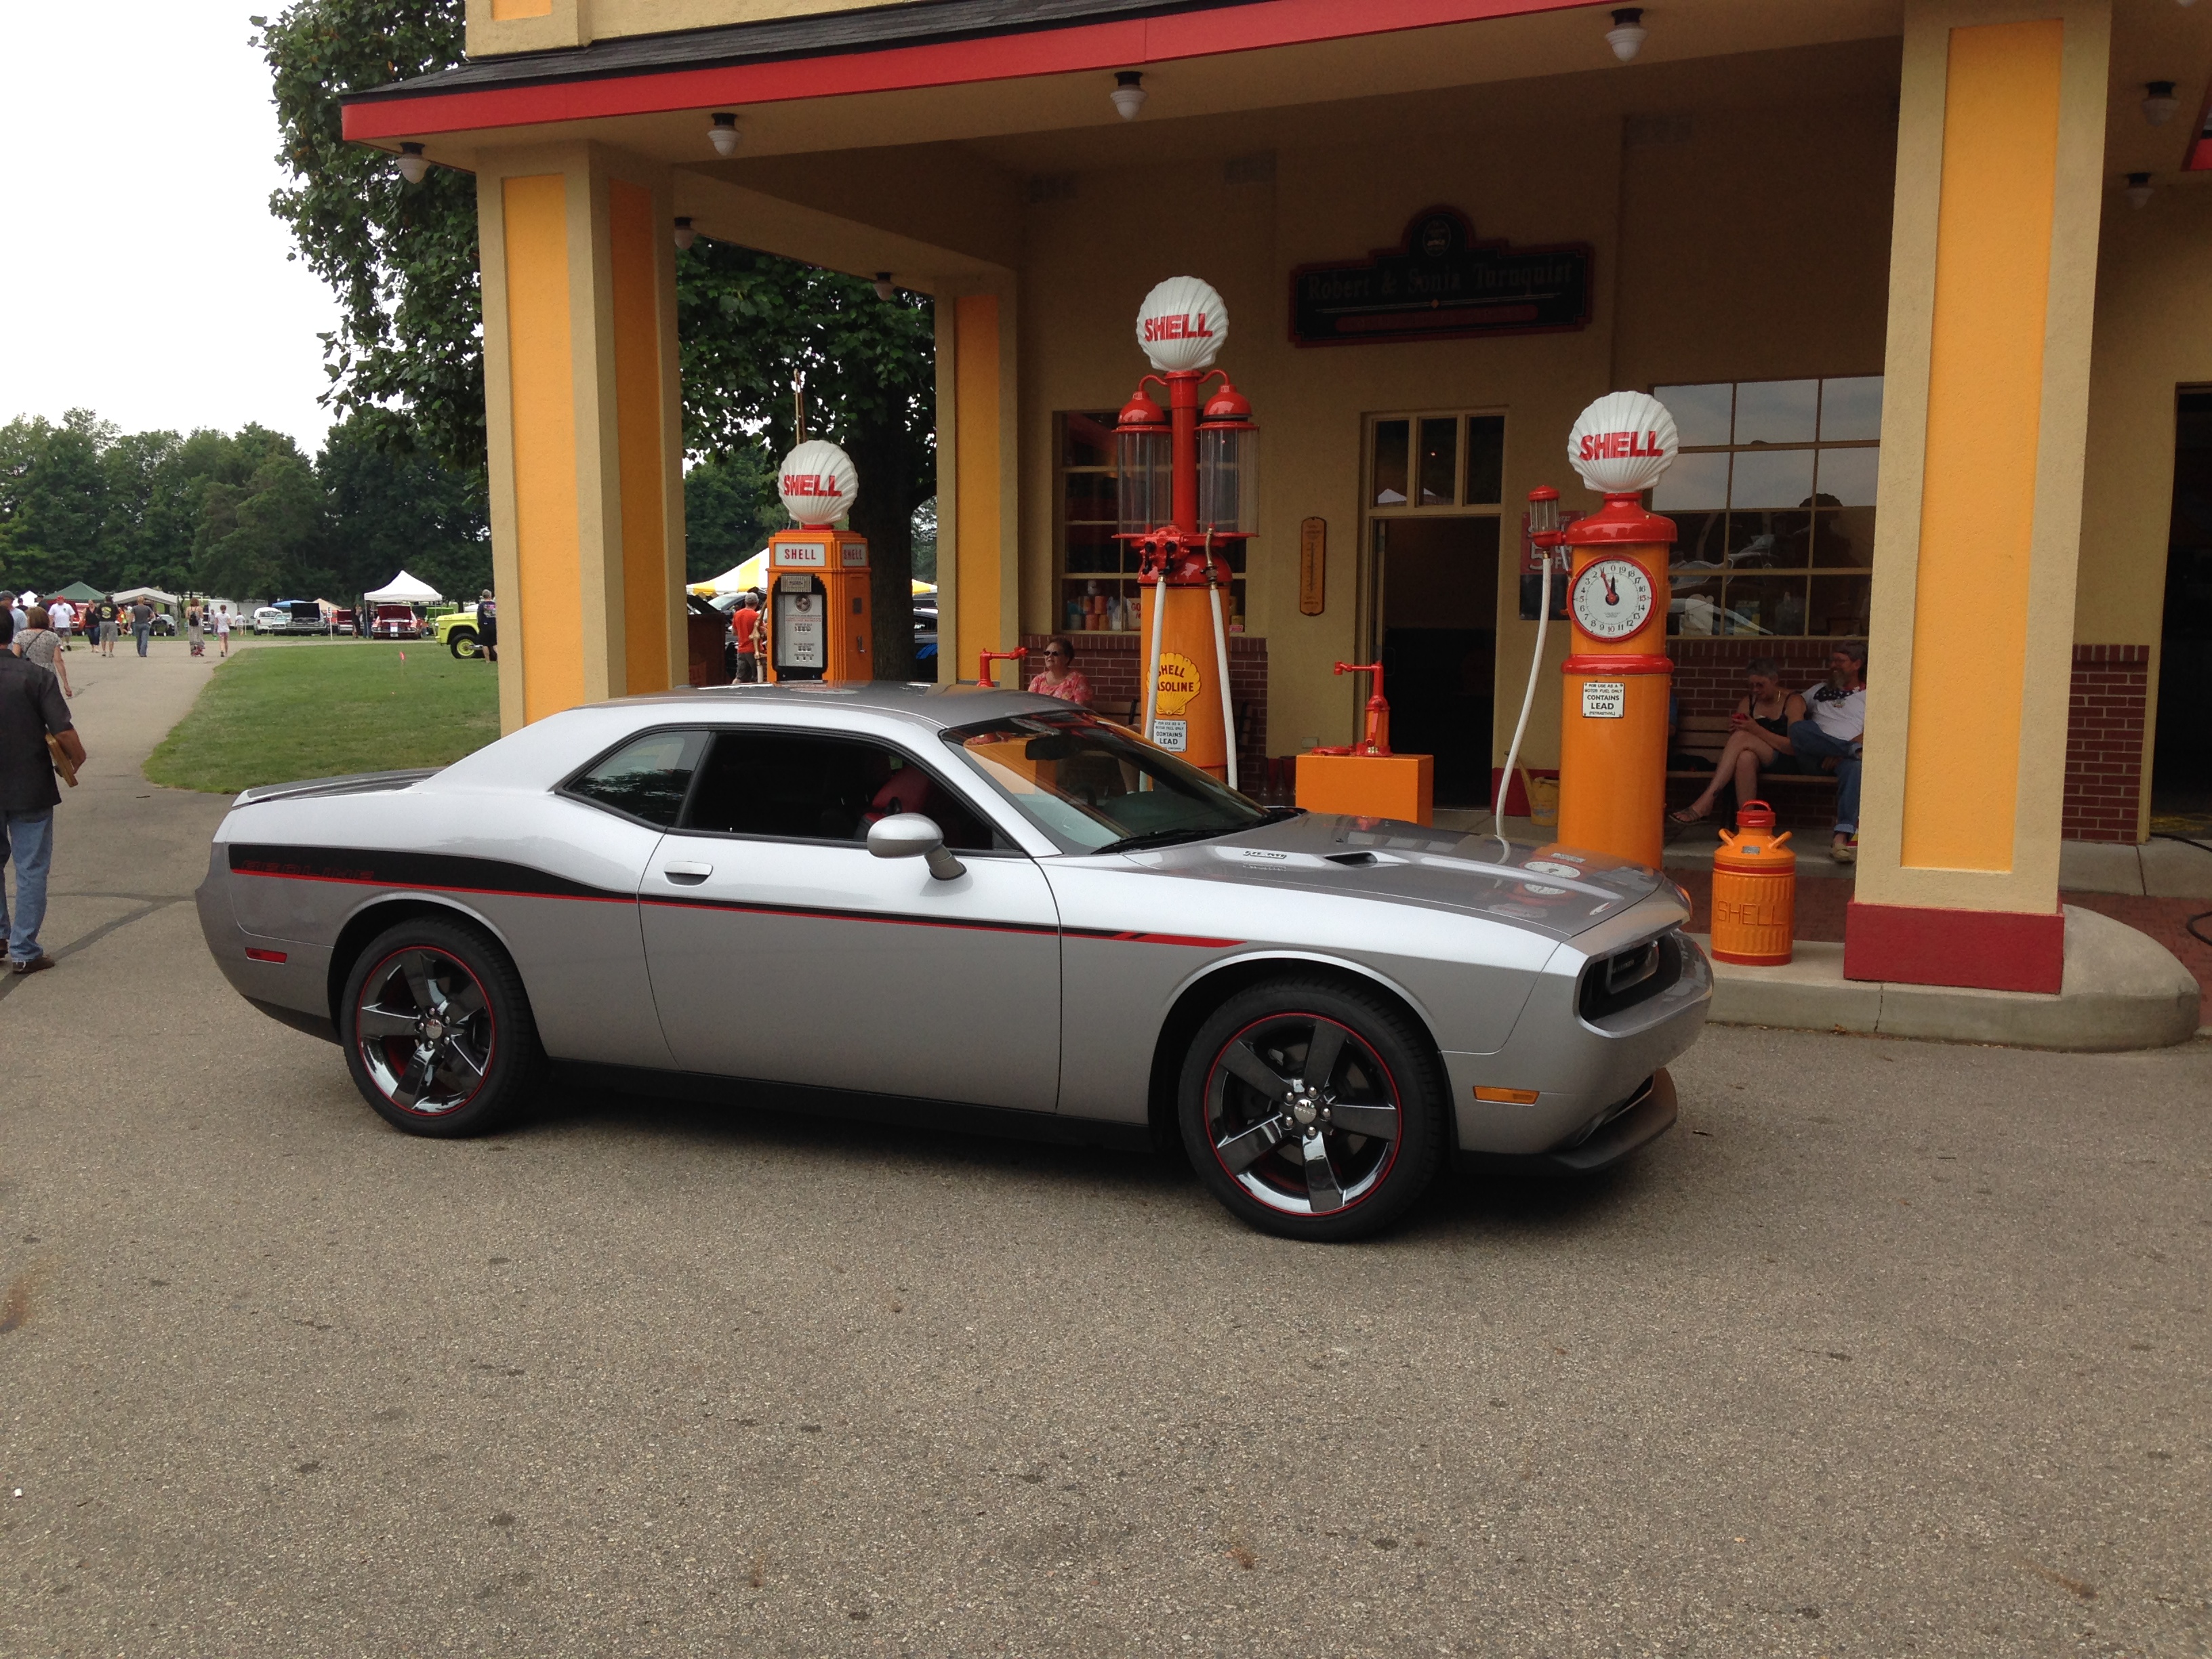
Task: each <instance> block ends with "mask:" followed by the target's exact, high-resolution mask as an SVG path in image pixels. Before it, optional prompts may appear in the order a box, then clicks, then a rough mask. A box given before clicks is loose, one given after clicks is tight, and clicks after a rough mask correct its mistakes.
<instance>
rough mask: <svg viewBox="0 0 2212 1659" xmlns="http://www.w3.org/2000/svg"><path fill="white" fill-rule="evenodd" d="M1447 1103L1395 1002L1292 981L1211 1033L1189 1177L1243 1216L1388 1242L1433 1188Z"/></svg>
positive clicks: (1182, 1109)
mask: <svg viewBox="0 0 2212 1659" xmlns="http://www.w3.org/2000/svg"><path fill="white" fill-rule="evenodd" d="M1445 1094H1446V1090H1445V1085H1444V1079H1443V1064H1442V1062H1441V1061H1440V1060H1438V1059H1437V1053H1436V1050H1435V1048H1434V1047H1433V1046H1432V1045H1431V1043H1430V1042H1429V1040H1428V1037H1427V1036H1426V1034H1425V1033H1424V1032H1423V1031H1421V1030H1419V1028H1418V1027H1417V1026H1416V1025H1415V1024H1413V1021H1411V1020H1410V1019H1408V1018H1407V1017H1406V1015H1405V1014H1404V1013H1403V1012H1401V1011H1400V1010H1399V1009H1397V1008H1396V1007H1395V1006H1393V1005H1392V1004H1390V1003H1389V1002H1387V1001H1385V1000H1383V998H1381V997H1379V996H1375V995H1371V994H1366V993H1364V992H1361V991H1358V990H1355V989H1352V988H1351V987H1346V986H1344V985H1341V984H1339V983H1336V982H1334V981H1326V980H1310V979H1291V978H1286V979H1282V980H1274V981H1267V982H1266V983H1263V984H1260V985H1255V986H1253V987H1250V988H1249V989H1248V990H1245V991H1243V992H1240V993H1238V994H1237V995H1236V996H1234V997H1232V998H1231V999H1230V1000H1229V1001H1228V1002H1226V1003H1225V1004H1224V1005H1223V1006H1221V1008H1220V1009H1219V1010H1218V1012H1215V1014H1214V1015H1213V1017H1212V1018H1211V1019H1209V1020H1207V1021H1206V1024H1204V1025H1203V1026H1201V1027H1200V1030H1199V1032H1198V1035H1197V1036H1195V1037H1194V1039H1193V1040H1192V1042H1191V1046H1190V1052H1189V1054H1188V1057H1187V1058H1186V1059H1185V1060H1184V1062H1183V1068H1182V1079H1181V1085H1180V1092H1179V1094H1178V1097H1177V1103H1178V1107H1179V1115H1180V1118H1181V1121H1182V1138H1183V1146H1184V1148H1185V1150H1186V1151H1188V1153H1189V1155H1190V1161H1191V1165H1192V1167H1193V1168H1194V1169H1195V1170H1197V1171H1198V1173H1199V1177H1200V1180H1202V1181H1204V1182H1206V1186H1207V1187H1208V1188H1211V1189H1212V1192H1213V1194H1214V1196H1215V1197H1217V1198H1218V1199H1219V1200H1221V1201H1222V1203H1223V1204H1225V1205H1226V1206H1228V1208H1229V1210H1230V1212H1231V1213H1232V1214H1234V1215H1235V1216H1237V1218H1239V1219H1240V1220H1242V1221H1244V1222H1246V1223H1248V1224H1249V1225H1252V1226H1255V1227H1258V1228H1260V1229H1261V1230H1262V1231H1267V1232H1271V1233H1279V1234H1281V1235H1282V1236H1283V1237H1285V1238H1297V1239H1307V1240H1311V1241H1313V1242H1316V1243H1329V1242H1335V1241H1340V1240H1345V1239H1352V1238H1364V1237H1367V1236H1368V1235H1370V1234H1371V1233H1375V1232H1378V1231H1381V1230H1382V1229H1383V1228H1385V1227H1388V1226H1389V1225H1390V1224H1391V1223H1392V1222H1394V1221H1395V1220H1397V1218H1399V1217H1400V1216H1401V1215H1403V1214H1404V1213H1405V1212H1406V1211H1407V1209H1408V1208H1409V1207H1410V1206H1412V1205H1413V1202H1414V1200H1417V1199H1419V1197H1420V1195H1421V1194H1422V1193H1423V1192H1425V1190H1426V1189H1427V1188H1428V1185H1429V1182H1431V1181H1432V1180H1434V1179H1435V1177H1436V1173H1437V1166H1438V1164H1440V1163H1441V1162H1442V1161H1443V1151H1444V1099H1445Z"/></svg>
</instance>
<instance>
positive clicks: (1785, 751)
mask: <svg viewBox="0 0 2212 1659" xmlns="http://www.w3.org/2000/svg"><path fill="white" fill-rule="evenodd" d="M1781 674H1782V671H1781V669H1780V667H1779V666H1778V665H1777V664H1776V662H1775V660H1774V659H1773V658H1771V657H1753V659H1751V660H1750V661H1749V662H1747V663H1746V664H1745V665H1743V678H1744V686H1745V692H1744V696H1743V699H1742V701H1741V702H1738V703H1737V704H1736V706H1735V714H1731V715H1730V716H1729V719H1730V720H1732V721H1734V722H1735V730H1734V731H1733V732H1729V739H1728V744H1727V746H1726V747H1725V748H1723V750H1721V759H1720V764H1719V765H1717V766H1716V767H1715V768H1714V769H1713V781H1711V783H1709V784H1707V785H1706V786H1705V792H1704V793H1702V794H1700V795H1699V797H1698V798H1697V799H1695V800H1693V801H1692V802H1691V803H1690V804H1689V805H1687V806H1685V807H1683V808H1682V809H1681V810H1680V811H1677V812H1674V813H1673V814H1671V815H1670V816H1672V817H1673V818H1674V822H1675V823H1698V822H1699V821H1700V820H1701V819H1703V818H1705V817H1706V816H1707V815H1709V814H1710V813H1711V811H1712V810H1713V801H1714V799H1715V798H1716V797H1717V796H1718V795H1719V793H1720V792H1721V791H1722V790H1723V789H1725V788H1726V787H1728V786H1729V784H1731V783H1733V784H1734V785H1735V799H1736V804H1737V805H1742V804H1743V803H1744V802H1745V801H1747V800H1756V799H1759V773H1760V772H1761V771H1763V770H1765V769H1770V768H1771V769H1776V770H1778V771H1784V772H1794V771H1797V770H1800V767H1799V766H1798V763H1797V759H1796V754H1795V753H1794V752H1793V750H1792V748H1791V744H1790V726H1792V725H1793V724H1794V723H1795V722H1796V721H1798V720H1803V719H1804V718H1805V699H1804V698H1802V697H1801V696H1798V695H1797V694H1796V692H1795V691H1784V690H1783V689H1782V679H1781Z"/></svg>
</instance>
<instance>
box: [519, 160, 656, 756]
mask: <svg viewBox="0 0 2212 1659" xmlns="http://www.w3.org/2000/svg"><path fill="white" fill-rule="evenodd" d="M673 220H674V215H673V211H672V202H671V191H670V185H669V179H668V176H667V173H666V170H665V168H658V167H652V166H650V165H647V164H644V163H633V162H631V161H629V160H628V158H625V157H623V156H621V155H617V154H615V153H612V152H610V151H607V150H605V149H602V148H600V147H599V146H596V145H587V144H574V145H564V146H561V147H558V148H548V149H534V150H529V151H516V152H513V153H509V154H502V155H495V156H491V157H488V158H487V159H486V161H485V163H484V164H483V167H481V169H480V171H479V172H478V173H477V224H478V237H479V242H480V245H481V247H482V257H483V310H484V398H485V416H486V421H485V426H486V435H487V439H488V445H487V447H488V455H487V459H488V462H489V478H490V495H491V526H492V568H493V572H494V586H495V588H496V590H497V592H498V595H499V603H500V663H499V673H500V724H501V728H502V729H503V730H507V731H513V729H514V728H515V727H516V726H520V725H523V724H525V723H526V722H527V721H530V720H538V719H541V718H543V717H544V716H545V715H547V714H553V713H555V712H556V711H557V710H559V709H562V708H572V707H574V705H576V704H578V703H582V702H598V701H599V700H601V699H603V698H606V697H614V696H625V695H629V694H631V693H635V692H643V691H657V690H666V689H667V688H668V687H669V686H670V685H671V684H681V683H682V682H683V681H684V678H686V674H687V671H688V670H687V663H686V655H685V649H684V617H683V583H684V496H683V465H682V463H683V425H682V414H681V404H680V388H679V386H678V368H677V356H676V277H675V260H674V254H675V248H674V244H673V242H672V240H671V236H670V234H669V229H670V227H671V226H672V223H673Z"/></svg>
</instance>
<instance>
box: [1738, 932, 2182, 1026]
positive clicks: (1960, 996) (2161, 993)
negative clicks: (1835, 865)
mask: <svg viewBox="0 0 2212 1659" xmlns="http://www.w3.org/2000/svg"><path fill="white" fill-rule="evenodd" d="M2065 913H2066V971H2065V975H2064V977H2063V979H2062V981H2061V982H2060V987H2059V991H2058V994H2057V995H2056V996H2049V995H2044V994H2037V993H2034V992H2028V991H1980V990H1972V989H1967V988H1965V987H1957V986H1947V985H1897V984H1891V983H1888V982H1887V981H1872V980H1858V979H1845V978H1844V947H1843V946H1842V945H1827V944H1812V943H1807V942H1804V941H1802V940H1801V941H1800V942H1799V943H1798V944H1797V945H1796V959H1795V960H1794V961H1792V962H1790V963H1789V964H1787V965H1786V966H1784V967H1781V968H1744V967H1739V966H1737V965H1736V964H1735V963H1727V962H1716V963H1713V1008H1712V1016H1711V1017H1712V1018H1713V1020H1714V1021H1715V1022H1716V1023H1717V1024H1723V1025H1770V1026H1779V1027H1782V1028H1784V1029H1785V1030H1802V1031H1850V1032H1862V1033H1869V1034H1874V1035H1879V1036H1899V1037H1924V1038H1933V1039H1935V1040H1936V1041H1939V1042H1996V1043H2002V1044H2005V1045H2007V1046H2008V1047H2011V1048H2065V1049H2070V1050H2075V1051H2077V1052H2081V1053H2094V1052H2103V1051H2108V1050H2116V1049H2124V1048H2166V1047H2167V1046H2168V1045H2170V1044H2172V1043H2176V1042H2188V1041H2189V1040H2190V1038H2191V1037H2192V1036H2197V1035H2198V1034H2199V1033H2198V1030H2197V1006H2198V999H2199V996H2200V991H2199V987H2198V986H2197V980H2196V977H2195V976H2194V975H2191V973H2190V971H2189V970H2188V969H2186V968H2185V967H2183V966H2182V965H2181V963H2179V962H2178V961H2176V960H2175V959H2174V957H2173V954H2172V952H2171V951H2168V950H2166V947H2165V946H2164V945H2160V944H2159V942H2158V941H2157V940H2155V939H2151V938H2149V937H2148V936H2147V935H2145V934H2142V933H2138V932H2136V930H2135V929H2134V928H2132V927H2129V926H2128V925H2127V924H2126V923H2125V922H2120V921H2113V920H2112V918H2111V917H2109V916H2100V915H2097V914H2096V913H2095V912H2094V911H2093V910H2081V909H2076V908H2075V907H2074V906H2072V905H2070V904H2069V905H2068V906H2066V907H2065ZM1698 943H1699V945H1703V946H1705V948H1706V949H1707V950H1708V951H1710V950H1711V945H1712V940H1711V937H1710V936H1701V937H1700V938H1699V940H1698Z"/></svg>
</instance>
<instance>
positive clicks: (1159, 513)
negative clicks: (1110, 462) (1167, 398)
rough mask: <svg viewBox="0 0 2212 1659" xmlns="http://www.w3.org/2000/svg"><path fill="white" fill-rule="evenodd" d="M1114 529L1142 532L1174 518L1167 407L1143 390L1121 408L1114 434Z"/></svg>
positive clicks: (1172, 458)
mask: <svg viewBox="0 0 2212 1659" xmlns="http://www.w3.org/2000/svg"><path fill="white" fill-rule="evenodd" d="M1115 471H1116V472H1117V473H1118V474H1119V477H1117V478H1116V480H1115V496H1116V501H1117V505H1116V512H1115V517H1116V519H1117V520H1119V523H1118V524H1117V525H1116V526H1115V528H1116V529H1117V530H1118V531H1119V532H1121V534H1122V535H1124V536H1141V535H1143V534H1145V533H1146V532H1147V531H1152V530H1157V529H1158V528H1159V527H1160V526H1163V525H1165V524H1169V523H1171V522H1172V521H1173V520H1174V516H1175V504H1174V492H1175V439H1174V435H1173V434H1172V432H1171V431H1170V428H1169V426H1168V416H1167V411H1166V410H1164V409H1162V408H1161V407H1160V406H1159V405H1158V404H1156V403H1154V402H1153V401H1152V399H1151V398H1147V397H1146V396H1145V394H1144V393H1143V392H1138V393H1137V395H1136V396H1135V397H1133V398H1130V399H1129V401H1128V403H1127V404H1126V405H1124V407H1123V408H1122V410H1121V422H1120V424H1119V426H1118V428H1117V429H1116V432H1115Z"/></svg>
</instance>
